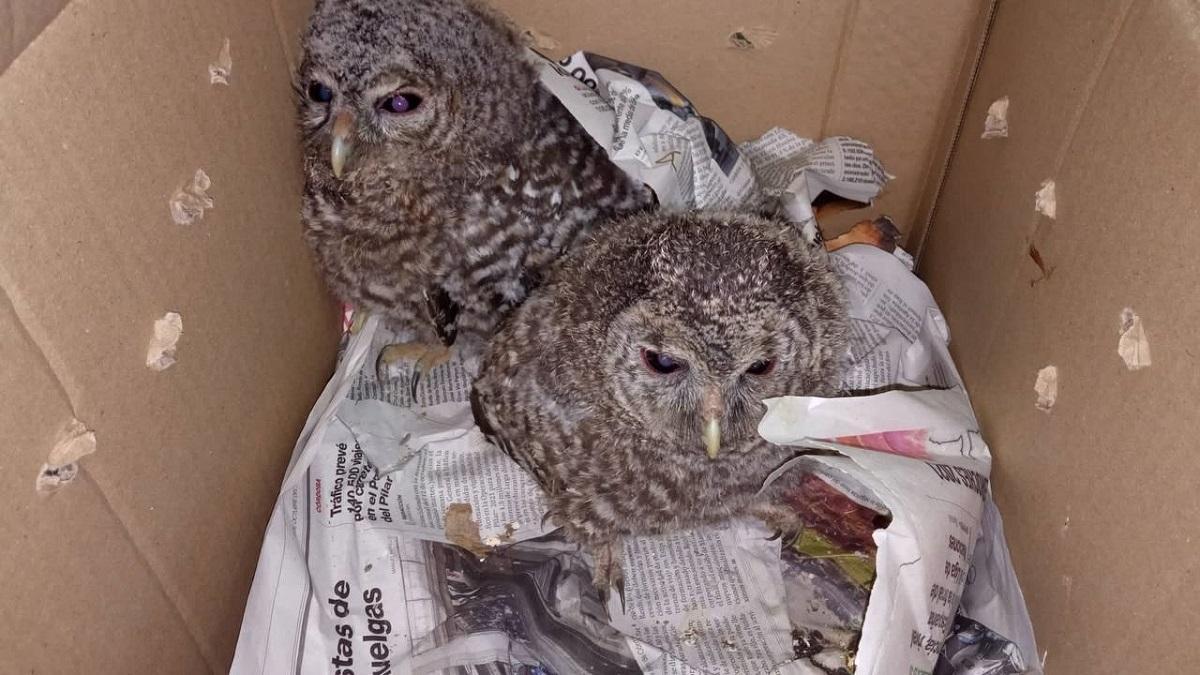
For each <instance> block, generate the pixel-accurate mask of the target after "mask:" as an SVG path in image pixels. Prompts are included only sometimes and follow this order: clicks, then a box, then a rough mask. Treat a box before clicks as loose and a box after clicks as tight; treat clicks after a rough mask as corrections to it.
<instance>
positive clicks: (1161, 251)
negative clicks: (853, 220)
mask: <svg viewBox="0 0 1200 675" xmlns="http://www.w3.org/2000/svg"><path fill="white" fill-rule="evenodd" d="M1197 35H1200V11H1198V9H1197V8H1196V7H1195V5H1193V4H1189V3H1108V4H1101V3H1090V4H1085V3H1070V2H1044V3H1004V4H1002V5H1001V7H1000V14H999V15H998V16H997V22H996V25H995V28H994V32H993V34H992V36H991V39H990V42H989V49H988V52H987V54H986V56H985V62H984V68H983V73H982V74H981V77H980V80H979V82H978V84H977V87H976V90H975V94H974V100H973V101H972V105H971V111H972V113H973V114H972V115H970V116H969V117H968V120H967V125H968V126H967V128H966V130H965V131H964V134H963V140H962V143H961V146H960V148H959V154H958V155H957V157H956V160H955V163H954V165H953V167H952V169H951V180H949V181H948V182H947V189H946V191H945V192H943V195H942V199H941V203H940V204H939V211H938V216H937V218H936V220H935V222H934V226H933V230H932V232H931V236H930V246H929V250H928V254H927V255H926V256H925V258H924V260H923V263H922V269H923V271H924V274H925V275H926V277H927V278H928V279H929V280H930V282H931V284H932V286H933V290H934V293H935V295H937V296H938V297H939V298H940V299H941V301H942V303H943V307H944V308H945V309H946V311H947V314H948V318H949V320H950V327H951V331H952V333H953V334H954V335H955V345H954V351H955V354H956V356H957V357H958V359H959V360H960V363H962V364H963V366H964V368H963V370H964V371H965V375H966V377H967V380H968V386H969V388H970V389H971V393H972V399H973V402H974V403H975V406H976V409H977V411H978V413H979V415H980V418H981V421H982V423H983V425H984V432H985V434H986V435H987V437H988V438H989V442H990V444H991V446H992V448H993V451H994V453H995V455H996V458H997V463H996V469H995V474H994V483H993V487H994V489H995V492H996V495H997V499H998V501H999V503H1000V507H1001V510H1002V511H1003V513H1004V515H1005V519H1006V528H1007V532H1008V538H1009V543H1010V545H1011V548H1012V552H1013V556H1014V560H1015V563H1016V566H1017V572H1018V574H1019V575H1020V579H1021V582H1022V585H1023V586H1024V589H1025V592H1026V598H1027V599H1028V601H1029V605H1030V609H1031V611H1032V614H1033V619H1034V627H1035V629H1036V630H1037V631H1038V638H1039V643H1040V646H1041V647H1042V648H1043V649H1045V650H1047V652H1048V654H1047V659H1046V668H1047V672H1050V673H1078V674H1091V673H1127V672H1146V673H1183V672H1193V671H1194V670H1195V667H1196V665H1195V664H1196V663H1197V660H1198V659H1200V645H1198V644H1197V642H1196V641H1195V639H1194V637H1193V629H1194V626H1195V625H1196V624H1197V622H1198V621H1200V608H1198V606H1197V604H1196V602H1195V599H1196V592H1195V589H1194V583H1195V572H1196V569H1197V567H1198V566H1200V550H1198V548H1197V546H1198V543H1200V539H1197V538H1196V537H1197V534H1196V532H1197V530H1198V528H1200V501H1198V500H1197V499H1196V490H1195V485H1196V479H1195V477H1196V475H1197V473H1200V461H1198V460H1197V459H1196V452H1195V438H1196V435H1197V433H1198V432H1200V421H1198V420H1200V417H1197V415H1196V414H1195V407H1196V404H1195V401H1196V399H1197V397H1198V394H1200V370H1198V369H1197V367H1196V361H1195V356H1196V354H1197V350H1196V346H1195V339H1194V337H1193V336H1194V333H1195V332H1196V330H1197V329H1198V328H1200V305H1197V303H1196V302H1195V300H1194V297H1193V293H1192V290H1191V289H1193V288H1195V287H1196V286H1197V284H1198V282H1200V278H1198V275H1200V272H1197V267H1196V260H1197V259H1198V257H1200V237H1198V236H1197V234H1196V228H1195V214H1196V213H1197V212H1200V191H1198V190H1197V188H1196V185H1195V181H1194V180H1193V179H1192V175H1193V174H1194V172H1195V170H1196V167H1197V166H1198V165H1200V146H1197V143H1196V139H1197V138H1200V118H1198V117H1197V116H1196V115H1195V114H1193V113H1192V112H1191V111H1194V110H1195V109H1196V108H1197V106H1198V104H1200V100H1198V99H1200V42H1198V41H1197V37H1196V36H1197ZM1004 94H1007V95H1009V96H1010V98H1011V109H1010V115H1009V120H1010V138H1008V139H1005V140H1003V141H981V140H978V133H977V132H976V131H974V129H973V127H974V128H981V126H982V120H983V111H985V110H986V108H987V106H988V104H989V103H990V102H991V101H992V100H993V99H994V98H997V97H999V96H1000V95H1004ZM1050 176H1053V177H1054V178H1055V179H1056V182H1057V193H1058V213H1057V219H1056V220H1054V221H1048V220H1046V219H1045V218H1035V217H1034V216H1033V213H1032V203H1033V197H1032V195H1033V191H1034V190H1036V189H1037V186H1038V184H1039V182H1040V181H1041V179H1042V178H1045V177H1050ZM1029 240H1032V241H1033V242H1034V243H1035V244H1036V245H1037V246H1038V248H1039V250H1040V252H1041V254H1042V256H1043V257H1044V259H1045V262H1046V263H1047V264H1048V265H1050V266H1051V267H1053V269H1054V272H1053V274H1052V276H1051V278H1050V279H1048V280H1045V281H1041V282H1039V283H1037V284H1035V285H1033V286H1031V285H1030V283H1029V281H1030V280H1031V279H1033V278H1035V277H1037V276H1038V274H1037V273H1036V270H1035V268H1034V267H1033V265H1032V263H1031V262H1029V261H1028V258H1027V257H1026V256H1027V254H1026V248H1027V242H1028V241H1029ZM1127 306H1128V307H1132V308H1133V309H1134V310H1135V311H1137V312H1138V314H1140V315H1141V316H1142V318H1143V320H1144V321H1145V322H1146V324H1147V332H1148V334H1149V339H1150V344H1151V348H1152V350H1153V355H1154V362H1153V364H1152V365H1151V366H1150V367H1149V368H1147V369H1145V370H1140V371H1137V372H1130V371H1128V370H1127V369H1126V367H1125V365H1124V364H1123V362H1122V361H1121V359H1120V358H1119V357H1118V355H1117V353H1116V349H1117V341H1118V327H1119V318H1118V317H1119V315H1120V312H1121V310H1122V309H1123V308H1124V307H1127ZM1047 364H1053V365H1056V366H1057V367H1058V370H1059V374H1060V381H1059V395H1058V403H1057V404H1056V406H1055V407H1054V408H1053V410H1052V411H1051V412H1050V413H1049V414H1046V413H1043V412H1040V411H1038V410H1036V409H1035V408H1034V400H1035V395H1034V393H1033V383H1034V379H1035V376H1036V373H1037V371H1038V369H1039V368H1041V367H1042V366H1045V365H1047Z"/></svg>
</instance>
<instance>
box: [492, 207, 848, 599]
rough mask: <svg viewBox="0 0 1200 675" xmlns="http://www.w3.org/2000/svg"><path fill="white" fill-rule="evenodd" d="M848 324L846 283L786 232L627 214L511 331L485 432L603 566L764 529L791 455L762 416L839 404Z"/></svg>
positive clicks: (559, 273) (716, 218)
mask: <svg viewBox="0 0 1200 675" xmlns="http://www.w3.org/2000/svg"><path fill="white" fill-rule="evenodd" d="M847 321H848V319H847V316H846V309H845V305H844V301H843V297H842V288H841V285H840V283H839V282H838V281H837V280H836V278H835V277H834V275H833V273H832V272H831V271H830V270H829V268H828V266H827V264H826V262H825V259H824V258H823V257H819V256H818V254H817V253H814V252H813V251H812V249H810V248H809V247H808V246H807V245H806V244H805V243H803V242H802V241H801V239H800V236H799V234H798V233H797V232H795V230H794V229H792V228H791V227H790V226H789V225H788V224H786V223H781V222H778V221H773V220H767V219H763V218H759V217H756V216H750V215H726V214H670V213H665V212H659V213H647V214H641V215H637V216H633V217H630V218H627V219H625V220H624V221H623V222H619V223H617V224H613V225H609V226H606V227H605V228H603V229H602V230H600V231H599V232H598V233H597V234H596V235H595V237H594V240H592V241H590V242H589V243H588V244H587V245H586V246H582V247H580V248H578V249H577V250H575V251H573V252H572V253H570V254H569V255H568V256H567V257H566V258H564V259H563V260H562V261H561V262H560V264H559V266H558V267H557V268H556V269H555V271H554V273H553V275H552V276H551V277H550V278H549V279H548V281H547V283H546V284H545V285H544V286H543V287H541V288H540V289H538V290H536V291H535V292H534V293H532V294H531V296H530V297H529V299H528V300H527V301H526V302H525V304H524V305H523V306H522V307H520V308H518V309H517V310H516V311H515V312H514V313H513V314H512V315H511V316H510V317H509V319H508V321H507V322H506V324H505V325H504V326H503V327H502V328H501V330H500V332H499V333H498V334H497V335H496V337H495V339H494V341H493V342H492V344H491V346H490V347H489V349H488V351H487V355H486V356H485V358H484V361H483V367H482V371H481V373H480V377H479V380H478V381H477V383H476V387H475V400H474V405H475V411H476V418H477V420H478V421H479V422H480V426H481V427H483V428H484V430H485V431H486V432H487V433H489V434H490V435H491V436H492V437H493V439H494V440H495V441H496V442H497V443H498V444H499V445H500V446H501V447H503V448H504V449H505V450H506V451H507V452H509V453H510V454H511V455H512V456H513V457H514V458H515V459H516V460H517V461H518V462H520V463H521V464H522V465H523V466H524V467H525V468H526V470H528V471H529V472H530V473H531V474H533V475H534V476H535V477H536V479H537V480H538V482H539V483H540V484H541V486H542V488H543V489H544V491H545V492H546V494H547V496H548V498H549V503H550V508H551V516H552V518H553V519H554V520H555V521H556V522H557V523H559V524H560V525H562V526H564V527H565V528H566V531H567V532H568V534H569V535H570V536H572V537H573V538H574V539H576V540H577V541H580V542H581V543H584V544H586V545H587V546H588V547H590V548H591V549H592V550H593V552H595V553H596V554H597V555H598V556H600V559H601V561H602V562H601V566H602V565H603V564H605V562H607V561H608V557H609V556H619V548H617V545H618V544H619V542H620V538H621V536H622V535H625V534H630V533H634V534H649V533H659V532H663V531H667V530H671V529H674V528H682V527H688V526H693V525H697V524H701V523H709V522H713V521H717V520H721V519H724V518H726V517H729V516H733V515H738V514H743V513H755V514H758V515H762V516H766V517H767V518H768V519H771V518H772V515H771V514H772V509H770V507H769V506H768V503H767V501H766V500H765V498H761V497H760V498H756V496H755V495H756V493H757V492H758V490H759V488H760V487H761V486H762V483H763V481H764V479H765V478H766V477H767V475H768V474H769V473H770V472H771V471H772V470H773V469H775V468H776V467H778V466H779V465H780V464H781V463H783V462H784V461H785V460H786V459H787V458H788V457H790V456H791V455H792V451H791V450H789V449H787V448H783V447H778V446H773V445H771V444H769V443H767V442H766V441H764V440H762V439H761V438H760V437H759V436H758V434H757V432H756V428H757V424H758V422H759V419H760V418H761V416H762V413H763V412H764V407H763V405H762V404H761V401H762V400H763V399H765V398H770V397H774V396H781V395H786V394H831V393H833V392H834V391H835V389H836V386H837V381H838V375H839V372H840V365H841V362H842V358H843V357H844V355H845V352H846V335H847V330H848V329H847V325H848V324H847ZM664 356H667V357H669V358H667V359H664ZM764 364H765V365H764ZM664 366H665V367H664ZM672 366H673V367H674V370H673V371H672V372H662V371H663V370H671V367H672ZM764 371H765V372H764ZM710 419H716V420H717V421H718V423H719V427H720V430H721V443H720V450H719V452H718V453H717V454H716V457H715V458H713V459H710V457H709V455H708V454H707V452H706V435H705V433H704V430H705V429H706V428H707V426H706V425H707V424H708V421H709V420H710ZM772 524H773V525H777V526H778V525H780V523H776V522H773V523H772ZM605 581H606V578H605V573H604V572H603V571H601V572H600V573H599V574H598V583H603V582H605Z"/></svg>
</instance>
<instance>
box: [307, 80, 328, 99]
mask: <svg viewBox="0 0 1200 675" xmlns="http://www.w3.org/2000/svg"><path fill="white" fill-rule="evenodd" d="M308 97H309V98H311V99H312V100H314V101H316V102H317V103H329V102H330V101H332V100H333V90H332V89H330V88H329V87H327V86H325V85H324V84H321V83H320V82H312V83H310V84H309V85H308Z"/></svg>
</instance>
